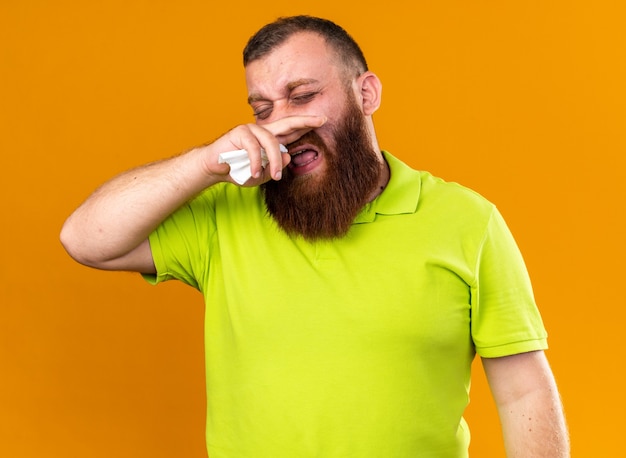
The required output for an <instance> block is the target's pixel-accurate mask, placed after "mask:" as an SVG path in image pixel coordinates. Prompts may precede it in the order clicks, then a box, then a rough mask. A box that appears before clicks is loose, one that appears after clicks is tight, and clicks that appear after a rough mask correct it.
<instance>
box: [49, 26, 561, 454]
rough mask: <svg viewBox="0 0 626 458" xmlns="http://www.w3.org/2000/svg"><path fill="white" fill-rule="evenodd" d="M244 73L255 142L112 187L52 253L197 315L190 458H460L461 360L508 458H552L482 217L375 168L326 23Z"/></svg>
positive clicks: (527, 325) (342, 57)
mask: <svg viewBox="0 0 626 458" xmlns="http://www.w3.org/2000/svg"><path fill="white" fill-rule="evenodd" d="M244 66H245V71H246V83H247V87H248V102H249V104H250V106H251V107H252V110H253V112H254V115H255V117H256V122H255V123H254V124H245V125H241V126H238V127H235V128H234V129H232V130H231V131H230V132H228V133H226V134H225V135H223V136H221V137H220V138H218V139H217V140H215V141H214V142H212V143H210V144H208V145H204V146H201V147H198V148H194V149H193V150H191V151H189V152H187V153H186V154H183V155H180V156H176V157H174V158H172V159H169V160H166V161H162V162H158V163H154V164H150V165H147V166H144V167H142V168H139V169H136V170H131V171H129V172H127V173H124V174H122V175H120V176H118V177H116V178H114V179H112V180H111V181H109V182H107V183H106V184H105V185H103V186H101V187H100V188H99V189H98V190H97V191H96V192H94V194H93V195H92V196H91V197H90V198H88V199H87V200H86V201H85V202H84V203H83V204H82V205H81V206H80V207H79V208H78V209H77V210H76V211H75V212H74V213H73V214H72V215H71V216H70V217H69V218H68V220H67V221H66V224H65V225H64V228H63V231H62V234H61V239H62V242H63V244H64V246H65V247H66V249H67V250H68V252H69V253H70V255H71V256H73V257H74V258H75V259H76V260H78V261H79V262H81V263H83V264H86V265H89V266H92V267H96V268H100V269H109V270H131V271H136V272H140V273H142V274H143V275H144V276H145V278H146V279H147V280H148V281H150V282H153V283H157V282H160V281H164V280H168V279H178V280H180V281H183V282H185V283H187V284H189V285H191V286H193V287H195V288H197V289H199V290H200V291H201V292H202V293H203V294H204V296H205V302H206V308H205V341H206V351H205V354H206V374H207V375H206V377H207V398H208V407H207V431H206V441H207V450H208V454H209V456H210V457H211V458H243V457H272V458H275V457H298V458H305V457H324V458H334V457H337V458H338V457H348V456H350V457H359V458H364V457H377V458H378V457H393V458H402V457H407V458H408V457H451V458H452V457H455V458H456V457H465V456H467V454H468V444H469V431H468V426H467V424H466V423H465V420H464V419H463V411H464V409H465V408H466V406H467V403H468V399H469V385H470V368H471V364H472V360H473V358H474V356H475V355H476V354H478V355H479V356H480V357H481V358H482V361H483V366H484V369H485V371H486V374H487V377H488V379H489V383H490V386H491V389H492V392H493V395H494V399H495V402H496V405H497V406H498V411H499V414H500V417H501V421H502V426H503V434H504V440H505V445H506V448H507V454H508V455H509V456H516V457H518V456H519V457H521V456H528V457H531V456H532V457H566V456H569V446H568V438H567V430H566V427H565V422H564V418H563V414H562V408H561V404H560V400H559V396H558V392H557V389H556V385H555V382H554V378H553V375H552V372H551V370H550V367H549V365H548V363H547V360H546V357H545V354H544V352H543V350H545V349H546V348H547V345H546V332H545V329H544V327H543V324H542V321H541V317H540V315H539V312H538V310H537V307H536V305H535V302H534V299H533V297H532V290H531V287H530V282H529V280H528V276H527V273H526V269H525V267H524V264H523V261H522V258H521V255H520V253H519V251H518V249H517V247H516V245H515V242H514V241H513V238H512V236H511V234H510V232H509V231H508V229H507V227H506V225H505V223H504V221H503V219H502V217H501V216H500V214H499V213H498V211H497V210H496V209H495V207H494V206H493V205H492V204H491V203H489V202H488V201H486V200H485V199H484V198H482V197H481V196H478V195H477V194H476V193H474V192H472V191H469V190H468V189H466V188H463V187H461V186H459V185H455V184H450V183H445V182H444V181H443V180H440V179H437V178H434V177H433V176H431V175H430V174H428V173H426V172H420V171H416V170H412V169H410V168H409V167H408V166H407V165H405V164H404V163H402V162H401V161H400V160H398V159H397V158H395V157H394V156H393V155H391V154H390V153H389V152H386V151H382V150H381V149H380V148H379V146H378V140H377V138H376V134H375V130H374V124H373V120H372V115H373V114H374V112H376V110H377V109H378V107H379V106H380V96H381V83H380V81H379V79H378V77H377V76H376V75H375V74H374V73H372V72H371V71H369V70H368V67H367V63H366V61H365V58H364V57H363V53H362V52H361V50H360V48H359V46H358V45H357V44H356V42H355V41H354V40H353V39H352V38H351V37H350V36H349V35H348V34H347V33H346V32H345V31H344V30H343V29H342V28H341V27H339V26H337V25H336V24H334V23H332V22H330V21H328V20H325V19H320V18H314V17H309V16H296V17H289V18H281V19H279V20H277V21H276V22H274V23H271V24H268V25H267V26H265V27H263V28H262V29H261V30H260V31H259V32H257V33H256V34H255V35H254V36H253V37H252V38H251V39H250V41H249V42H248V45H247V46H246V48H245V50H244ZM283 146H286V152H283V151H285V150H284V149H283V150H282V151H281V147H283ZM232 150H245V154H246V158H247V160H249V175H250V178H249V179H247V180H246V181H245V182H244V183H243V184H242V185H237V183H238V181H237V180H235V179H234V178H233V176H232V170H231V166H230V165H229V163H228V161H226V163H224V162H222V161H221V160H220V158H221V157H223V155H224V154H225V153H227V152H229V151H232ZM264 164H266V165H265V166H264Z"/></svg>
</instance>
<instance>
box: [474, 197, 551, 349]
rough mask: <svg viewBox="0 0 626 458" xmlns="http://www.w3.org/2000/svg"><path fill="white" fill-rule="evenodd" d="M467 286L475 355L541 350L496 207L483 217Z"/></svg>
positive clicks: (537, 323) (528, 289) (524, 281)
mask: <svg viewBox="0 0 626 458" xmlns="http://www.w3.org/2000/svg"><path fill="white" fill-rule="evenodd" d="M476 272H477V279H476V283H475V285H474V286H473V287H472V304H471V306H472V325H471V326H472V338H473V340H474V345H475V346H476V351H477V353H478V354H479V355H480V356H482V357H487V358H494V357H500V356H507V355H512V354H517V353H524V352H528V351H533V350H543V349H546V348H547V333H546V331H545V328H544V325H543V321H542V319H541V315H540V313H539V310H538V308H537V305H536V303H535V299H534V295H533V290H532V286H531V282H530V278H529V276H528V272H527V269H526V266H525V264H524V260H523V258H522V255H521V253H520V250H519V248H518V246H517V244H516V243H515V240H514V239H513V236H512V234H511V232H510V231H509V229H508V227H507V226H506V223H505V222H504V219H503V218H502V216H501V215H500V213H499V212H498V210H497V209H495V208H494V209H493V213H492V215H491V217H490V219H489V222H488V225H487V228H486V231H485V236H484V239H483V243H482V246H481V249H480V250H479V254H478V258H477V265H476Z"/></svg>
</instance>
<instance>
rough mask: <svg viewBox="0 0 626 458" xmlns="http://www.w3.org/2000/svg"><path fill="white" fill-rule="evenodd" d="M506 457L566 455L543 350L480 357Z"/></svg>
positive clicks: (562, 424) (562, 420)
mask: <svg viewBox="0 0 626 458" xmlns="http://www.w3.org/2000/svg"><path fill="white" fill-rule="evenodd" d="M483 367H484V368H485V372H486V374H487V379H488V380H489V386H490V387H491V391H492V394H493V396H494V400H495V403H496V406H497V409H498V414H499V416H500V422H501V424H502V433H503V437H504V443H505V448H506V452H507V457H508V458H568V457H569V456H570V452H569V437H568V432H567V426H566V424H565V418H564V415H563V408H562V405H561V399H560V397H559V393H558V389H557V386H556V383H555V381H554V376H553V374H552V371H551V369H550V366H549V364H548V361H547V359H546V357H545V354H544V352H542V351H535V352H529V353H522V354H518V355H512V356H506V357H502V358H492V359H489V358H483Z"/></svg>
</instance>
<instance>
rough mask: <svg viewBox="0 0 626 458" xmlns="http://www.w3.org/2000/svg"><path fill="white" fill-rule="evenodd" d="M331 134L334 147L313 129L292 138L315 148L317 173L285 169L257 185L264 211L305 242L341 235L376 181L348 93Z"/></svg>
mask: <svg viewBox="0 0 626 458" xmlns="http://www.w3.org/2000/svg"><path fill="white" fill-rule="evenodd" d="M333 137H334V140H335V148H334V149H331V148H329V146H328V145H326V144H325V142H324V141H323V140H322V138H321V137H320V136H319V135H318V134H317V133H316V132H314V131H311V132H309V133H307V134H305V135H304V136H303V137H302V138H300V139H299V140H298V141H297V143H298V144H304V143H309V144H312V145H314V146H315V147H316V148H318V149H319V151H320V154H322V155H323V157H324V159H325V161H326V170H325V172H324V173H323V175H320V176H312V175H302V176H294V174H293V173H290V170H289V167H287V168H286V169H285V170H284V171H283V178H282V179H281V180H280V181H269V182H267V183H265V184H264V185H262V186H261V189H262V191H263V193H264V195H265V203H266V205H267V209H268V212H269V214H270V215H271V216H272V217H273V218H274V219H275V220H276V222H277V223H278V225H279V226H280V227H281V228H282V229H283V230H284V231H285V232H286V233H287V234H289V235H300V236H302V237H304V238H305V239H307V240H322V239H326V240H329V239H334V238H339V237H343V236H344V235H346V234H347V233H348V231H349V230H350V227H351V225H352V223H353V221H354V218H355V217H356V216H357V214H358V213H359V211H360V210H361V209H362V208H363V206H364V205H365V204H366V203H367V201H368V198H369V197H370V196H371V194H372V193H373V192H374V190H375V189H376V186H377V185H378V181H379V177H380V174H381V167H382V164H381V163H380V161H379V159H378V156H377V152H376V151H375V150H374V148H373V147H372V141H371V137H370V135H369V132H368V130H367V125H366V123H365V116H364V115H363V113H362V112H361V111H360V109H359V107H358V105H357V104H356V102H355V101H354V98H353V97H351V98H349V99H348V104H347V108H346V113H345V115H344V117H343V119H342V121H341V122H340V124H339V125H338V126H336V127H335V128H334V129H333Z"/></svg>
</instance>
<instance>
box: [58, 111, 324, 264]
mask: <svg viewBox="0 0 626 458" xmlns="http://www.w3.org/2000/svg"><path fill="white" fill-rule="evenodd" d="M324 122H325V118H324V117H321V116H294V117H290V118H283V119H281V120H279V121H276V122H274V123H271V124H267V125H265V126H263V127H260V126H257V125H255V124H247V125H242V126H238V127H236V128H235V129H233V130H231V131H230V132H228V133H227V134H225V135H224V136H222V137H220V138H219V139H218V140H216V141H215V142H214V143H212V144H210V145H206V146H202V147H199V148H195V149H193V150H191V151H189V152H187V153H185V154H183V155H181V156H177V157H174V158H171V159H168V160H165V161H161V162H157V163H153V164H148V165H146V166H143V167H139V168H137V169H133V170H130V171H128V172H125V173H122V174H121V175H119V176H117V177H115V178H113V179H112V180H110V181H108V182H107V183H105V184H104V185H102V186H101V187H100V188H98V189H97V190H96V191H95V192H94V193H93V194H92V195H91V196H90V197H89V198H88V199H87V200H86V201H85V202H84V203H83V204H82V205H81V206H80V207H79V208H78V209H76V211H74V213H73V214H72V215H71V216H70V217H69V218H68V219H67V221H66V222H65V224H64V226H63V229H62V231H61V242H62V244H63V246H64V247H65V249H66V250H67V251H68V253H69V254H70V256H72V257H73V258H74V259H75V260H76V261H78V262H80V263H82V264H85V265H88V266H91V267H96V268H99V269H106V270H130V271H136V272H142V273H154V271H155V267H154V263H153V260H152V253H151V250H150V246H149V244H148V240H147V238H148V236H149V235H150V233H151V232H152V231H153V230H154V229H155V228H156V227H157V226H158V225H159V224H160V223H161V222H162V221H163V220H165V219H166V218H167V217H168V216H169V215H170V214H171V213H173V212H174V211H175V210H176V209H178V208H179V207H180V206H181V205H182V204H184V203H185V202H187V201H188V200H189V199H191V198H193V197H195V196H196V195H197V194H198V193H200V192H201V191H202V190H203V189H206V188H207V187H210V186H212V185H214V184H216V183H218V182H221V181H230V182H233V180H232V179H231V178H230V177H229V175H228V173H229V171H230V168H229V166H228V164H220V163H218V156H219V154H220V153H223V152H226V151H230V150H234V149H246V150H247V151H248V154H249V156H250V162H251V171H252V175H253V176H252V178H251V179H250V180H248V181H247V182H246V184H245V185H246V186H257V185H259V184H261V183H263V182H265V181H268V180H270V179H272V178H273V179H280V176H281V172H282V169H283V168H284V167H285V166H286V165H287V164H288V163H289V160H290V158H289V155H288V154H283V153H281V152H280V150H279V143H283V144H287V143H290V142H293V141H295V140H296V139H298V138H299V137H301V136H302V135H303V134H304V133H306V132H308V131H309V130H311V129H313V128H316V127H319V126H321V125H322V124H324ZM261 149H264V150H265V151H266V154H267V156H268V159H269V165H268V166H267V167H266V168H265V169H264V168H263V167H262V165H261Z"/></svg>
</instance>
